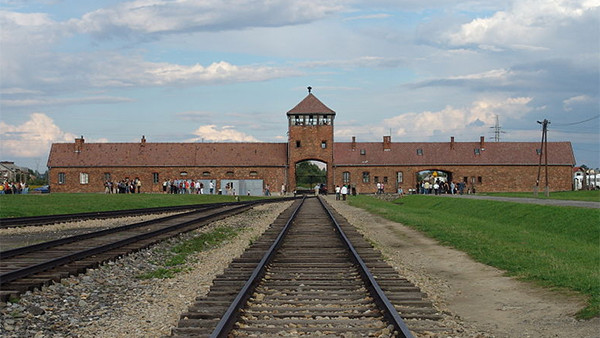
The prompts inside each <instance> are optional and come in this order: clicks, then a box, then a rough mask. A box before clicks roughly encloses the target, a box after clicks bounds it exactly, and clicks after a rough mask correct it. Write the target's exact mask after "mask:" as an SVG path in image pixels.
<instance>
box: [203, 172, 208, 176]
mask: <svg viewBox="0 0 600 338" xmlns="http://www.w3.org/2000/svg"><path fill="white" fill-rule="evenodd" d="M202 176H210V171H203V172H202Z"/></svg>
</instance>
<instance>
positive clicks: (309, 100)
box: [287, 93, 335, 115]
mask: <svg viewBox="0 0 600 338" xmlns="http://www.w3.org/2000/svg"><path fill="white" fill-rule="evenodd" d="M296 114H327V115H335V111H333V110H331V109H330V108H329V107H327V106H326V105H325V104H323V102H321V101H320V100H319V99H317V97H316V96H314V95H313V94H312V93H308V95H307V96H306V97H305V98H304V100H302V101H300V103H298V104H297V105H296V106H295V107H294V108H292V109H291V110H290V111H288V112H287V115H296Z"/></svg>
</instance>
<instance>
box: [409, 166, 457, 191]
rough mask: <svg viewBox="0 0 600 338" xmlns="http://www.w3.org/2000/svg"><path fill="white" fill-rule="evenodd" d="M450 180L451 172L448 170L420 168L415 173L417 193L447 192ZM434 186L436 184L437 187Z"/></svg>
mask: <svg viewBox="0 0 600 338" xmlns="http://www.w3.org/2000/svg"><path fill="white" fill-rule="evenodd" d="M450 182H452V173H451V172H449V171H443V170H437V169H431V170H421V171H419V172H418V173H417V186H418V188H417V193H419V194H436V195H437V194H445V193H449V192H450ZM434 186H437V189H435V188H434Z"/></svg>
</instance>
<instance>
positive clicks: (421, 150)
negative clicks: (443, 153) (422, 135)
mask: <svg viewBox="0 0 600 338" xmlns="http://www.w3.org/2000/svg"><path fill="white" fill-rule="evenodd" d="M417 155H419V156H423V149H421V148H419V149H417Z"/></svg>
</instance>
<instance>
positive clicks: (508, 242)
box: [350, 195, 600, 318]
mask: <svg viewBox="0 0 600 338" xmlns="http://www.w3.org/2000/svg"><path fill="white" fill-rule="evenodd" d="M350 204H351V205H354V206H358V207H361V208H364V209H366V210H368V211H370V212H372V213H375V214H379V215H381V216H383V217H385V218H387V219H390V220H392V221H396V222H400V223H403V224H405V225H408V226H410V227H413V228H415V229H418V230H420V231H422V232H424V233H426V234H427V235H429V236H431V237H433V238H436V239H437V240H439V241H440V242H441V243H443V244H445V245H449V246H452V247H454V248H456V249H459V250H461V251H464V252H466V253H468V254H469V255H470V256H471V257H473V258H474V259H475V260H477V261H479V262H482V263H484V264H488V265H491V266H495V267H497V268H500V269H503V270H505V271H507V273H508V274H509V275H511V276H516V277H518V278H520V279H523V280H527V281H532V282H535V283H538V284H540V285H543V286H547V287H553V288H566V289H570V290H574V291H577V292H580V293H582V294H585V295H587V296H589V301H588V305H587V307H586V308H584V309H582V310H581V311H579V313H578V314H577V316H578V317H579V318H592V317H596V316H599V315H600V247H599V244H600V210H598V209H587V208H574V207H556V206H544V205H532V204H520V203H510V202H497V201H485V200H470V199H458V198H442V197H435V196H423V195H410V196H406V197H404V198H402V199H398V200H396V201H394V202H385V201H381V200H378V199H375V198H372V197H368V196H356V197H352V198H351V199H350Z"/></svg>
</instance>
